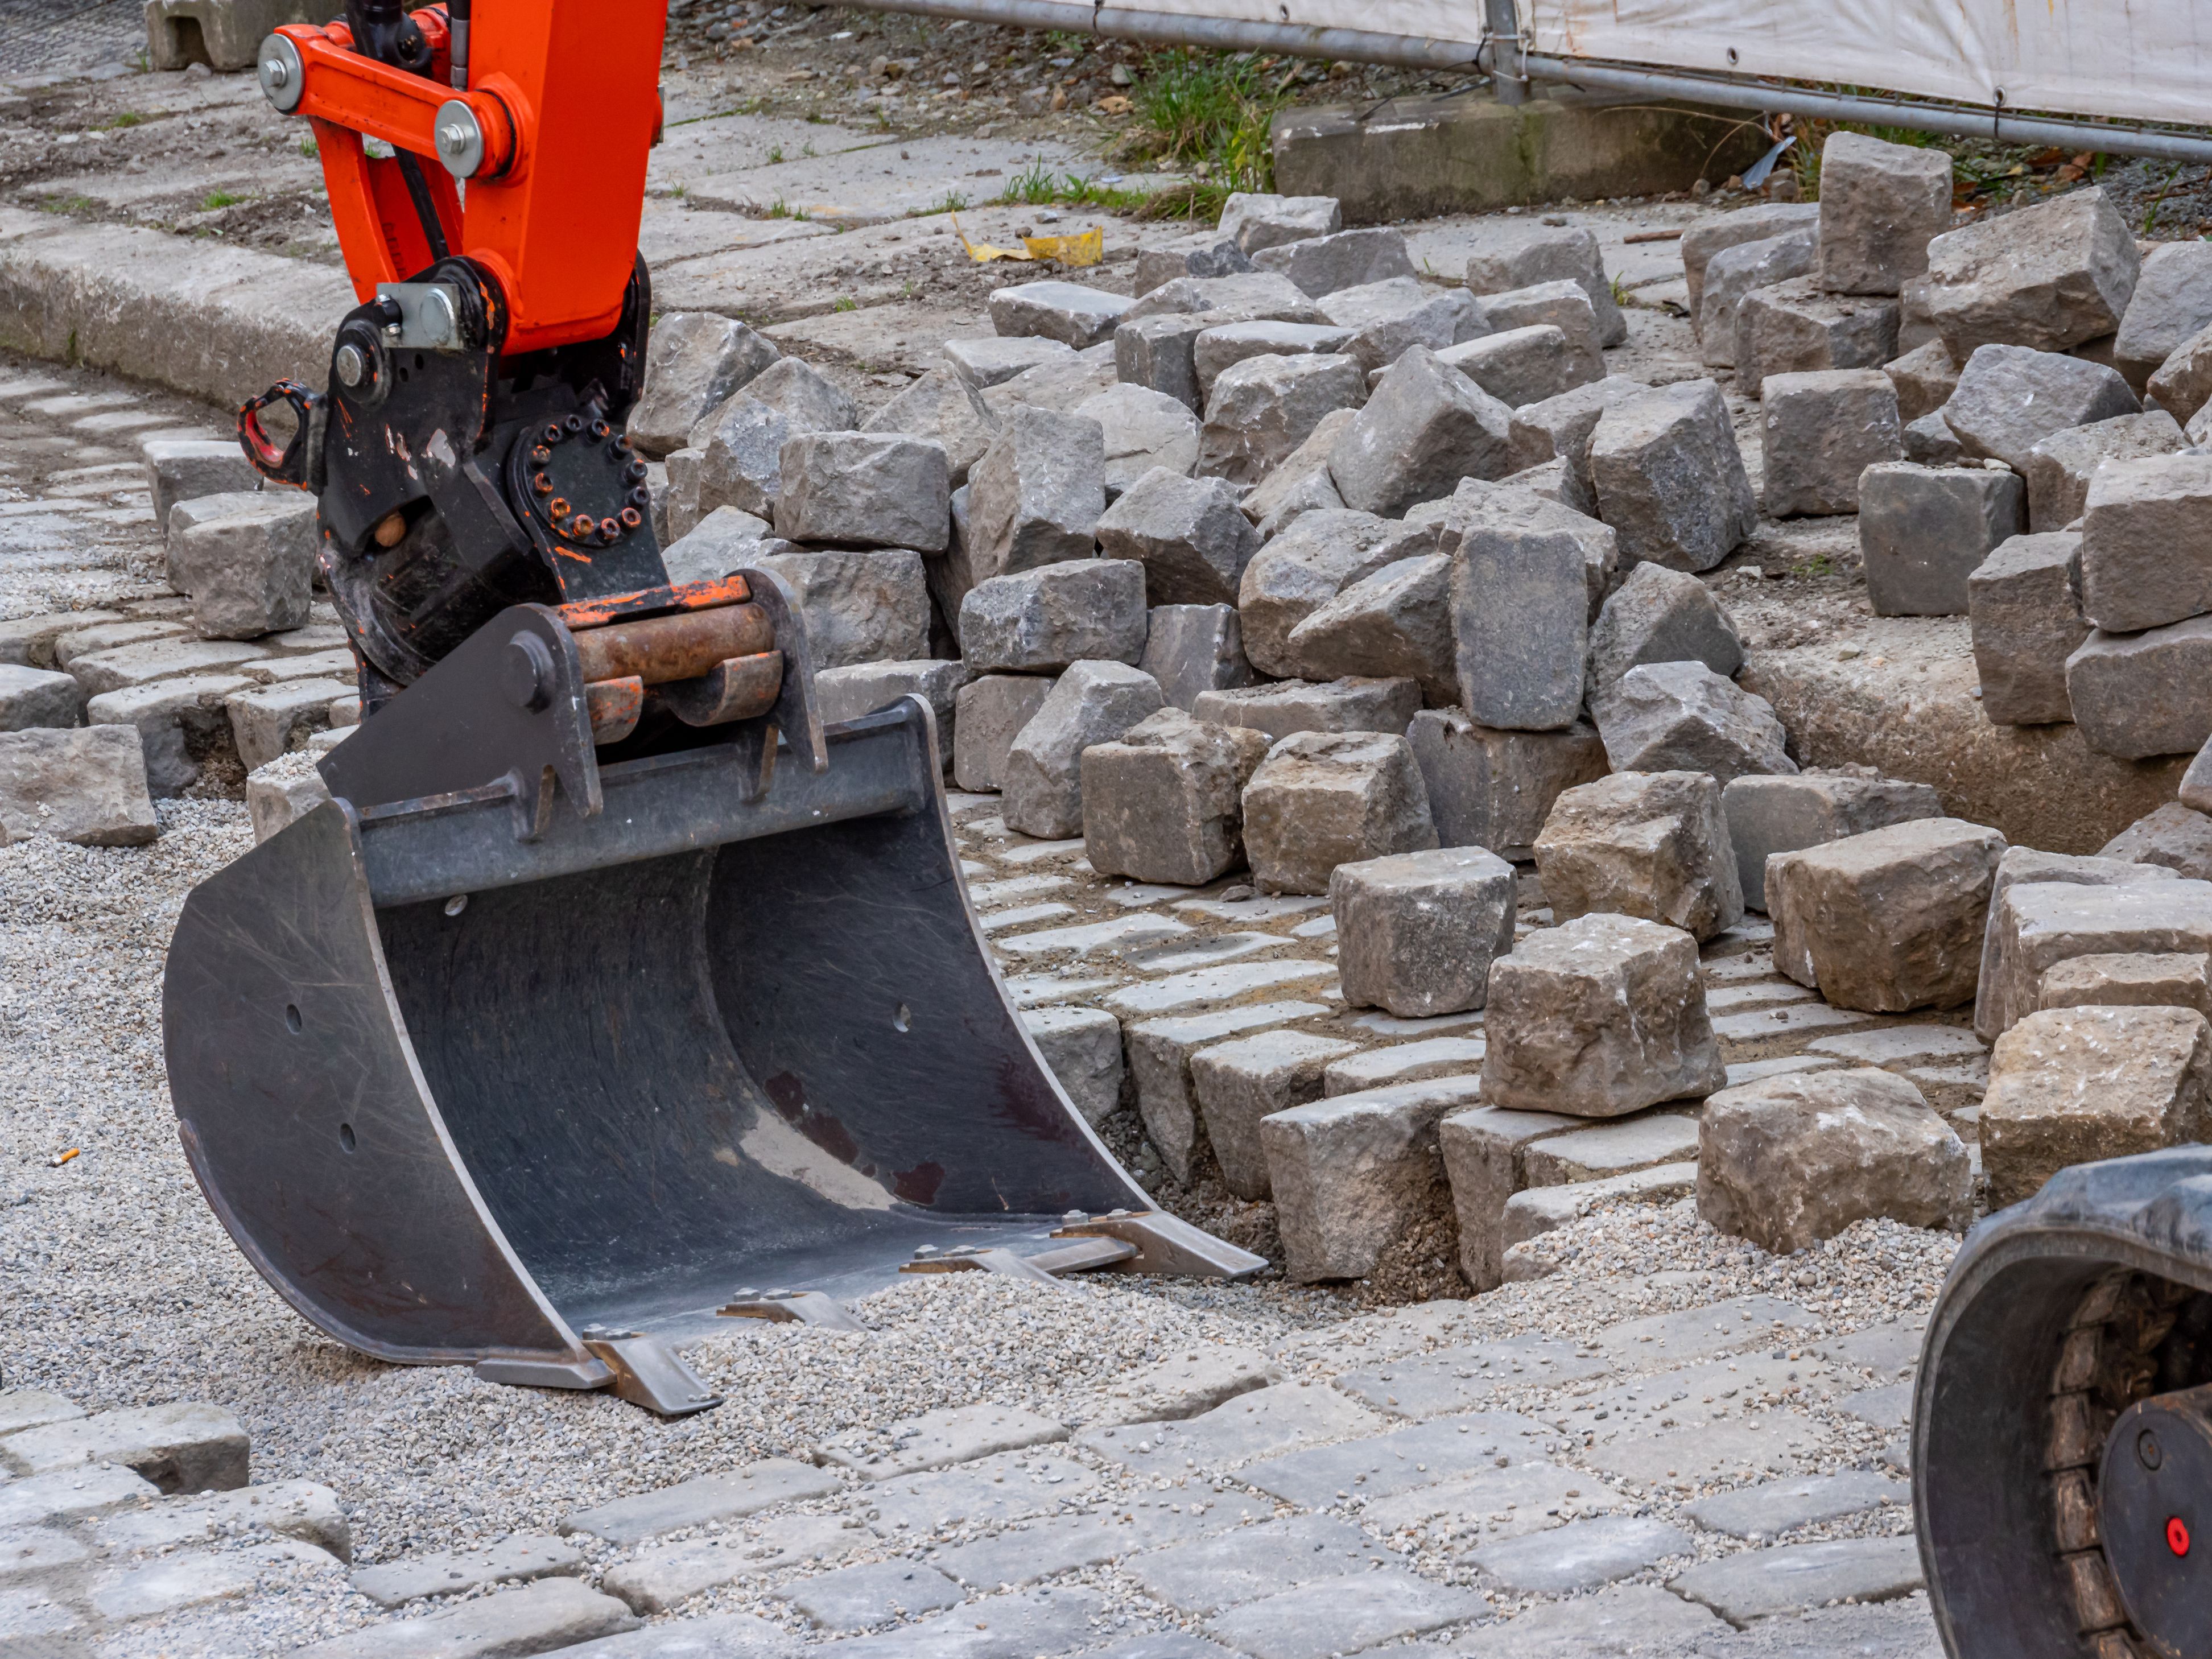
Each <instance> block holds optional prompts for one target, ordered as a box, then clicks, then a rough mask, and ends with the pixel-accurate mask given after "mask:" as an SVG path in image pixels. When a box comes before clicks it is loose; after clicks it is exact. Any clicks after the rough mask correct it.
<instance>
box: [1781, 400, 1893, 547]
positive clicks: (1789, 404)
mask: <svg viewBox="0 0 2212 1659" xmlns="http://www.w3.org/2000/svg"><path fill="white" fill-rule="evenodd" d="M1759 409H1760V421H1761V428H1762V435H1763V441H1762V443H1761V448H1760V453H1762V455H1763V456H1764V457H1765V507H1766V511H1767V513H1768V514H1769V516H1771V517H1773V518H1778V519H1780V518H1789V517H1794V516H1797V515H1801V514H1808V513H1856V512H1857V511H1858V506H1859V475H1860V474H1861V473H1863V472H1864V471H1866V469H1867V468H1868V467H1869V466H1872V465H1875V463H1877V462H1880V461H1900V460H1903V459H1905V423H1904V421H1903V420H1902V419H1901V418H1900V416H1899V410H1898V406H1897V388H1896V387H1895V386H1893V385H1892V384H1891V382H1890V379H1889V377H1888V376H1887V375H1886V374H1883V373H1882V372H1881V370H1880V369H1875V368H1842V369H1830V370H1825V371H1815V372H1812V373H1806V374H1769V375H1767V376H1766V377H1765V380H1762V381H1761V382H1760V385H1759Z"/></svg>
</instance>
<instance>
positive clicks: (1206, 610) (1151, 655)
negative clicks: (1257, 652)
mask: <svg viewBox="0 0 2212 1659" xmlns="http://www.w3.org/2000/svg"><path fill="white" fill-rule="evenodd" d="M1137 666H1138V667H1139V668H1141V669H1143V670H1144V671H1145V672H1146V673H1147V674H1150V675H1151V676H1152V678H1153V679H1155V680H1157V681H1158V683H1159V687H1160V695H1161V696H1163V697H1164V698H1165V699H1166V700H1167V703H1168V706H1169V707H1170V708H1180V709H1182V710H1183V712H1184V713H1186V714H1188V713H1189V712H1190V710H1191V708H1192V706H1193V704H1194V703H1195V702H1196V701H1197V699H1198V696H1199V694H1200V693H1201V692H1205V691H1221V690H1228V689H1230V688H1231V687H1234V686H1242V685H1249V684H1252V679H1253V674H1252V665H1251V664H1250V663H1249V662H1248V661H1247V660H1246V659H1245V656H1244V635H1243V629H1242V627H1241V626H1240V625H1239V623H1238V621H1237V608H1236V607H1235V606H1234V605H1153V606H1152V609H1151V610H1150V611H1148V612H1147V613H1146V631H1145V654H1144V655H1143V656H1142V657H1141V658H1139V659H1138V662H1137Z"/></svg>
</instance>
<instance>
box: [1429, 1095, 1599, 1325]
mask: <svg viewBox="0 0 2212 1659" xmlns="http://www.w3.org/2000/svg"><path fill="white" fill-rule="evenodd" d="M1582 1123H1583V1120H1582V1119H1580V1118H1577V1117H1567V1116H1563V1115H1559V1114H1556V1113H1553V1112H1545V1111H1527V1110H1518V1109H1508V1108H1504V1107H1500V1106H1479V1107H1476V1108H1475V1109H1473V1110H1472V1111H1465V1112H1455V1113H1454V1114H1452V1115H1450V1116H1449V1117H1447V1118H1445V1119H1444V1120H1443V1122H1442V1123H1440V1124H1438V1125H1437V1145H1438V1146H1439V1148H1440V1149H1441V1151H1442V1152H1443V1160H1444V1172H1445V1175H1446V1176H1448V1178H1449V1180H1450V1182H1451V1190H1452V1208H1453V1211H1454V1212H1455V1215H1456V1217H1457V1218H1458V1222H1459V1251H1460V1271H1461V1272H1462V1273H1464V1274H1465V1275H1466V1276H1467V1279H1468V1283H1469V1284H1470V1285H1473V1286H1474V1288H1475V1289H1476V1290H1478V1291H1487V1290H1495V1289H1496V1288H1497V1287H1498V1285H1499V1283H1500V1282H1502V1281H1501V1277H1500V1275H1501V1273H1502V1272H1503V1268H1502V1263H1501V1258H1502V1255H1503V1253H1504V1248H1505V1246H1504V1240H1503V1229H1504V1215H1505V1206H1506V1205H1507V1203H1508V1202H1509V1201H1510V1200H1511V1198H1512V1196H1513V1194H1516V1193H1517V1192H1519V1191H1520V1190H1521V1189H1522V1188H1524V1187H1526V1186H1527V1185H1528V1166H1527V1163H1526V1149H1527V1147H1528V1145H1529V1144H1530V1143H1531V1142H1534V1141H1536V1140H1541V1139H1544V1138H1546V1137H1547V1136H1549V1135H1554V1134H1558V1133H1561V1132H1562V1131H1564V1130H1568V1129H1574V1128H1578V1127H1581V1126H1582Z"/></svg>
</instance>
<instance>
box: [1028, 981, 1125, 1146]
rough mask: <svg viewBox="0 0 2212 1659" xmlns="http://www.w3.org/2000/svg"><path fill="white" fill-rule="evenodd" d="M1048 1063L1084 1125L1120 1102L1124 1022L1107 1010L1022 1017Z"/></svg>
mask: <svg viewBox="0 0 2212 1659" xmlns="http://www.w3.org/2000/svg"><path fill="white" fill-rule="evenodd" d="M1022 1023H1023V1024H1024V1026H1025V1027H1027V1029H1028V1030H1029V1034H1030V1041H1032V1042H1035V1043H1036V1045H1037V1052H1038V1053H1040V1054H1042V1055H1043V1056H1044V1061H1045V1065H1046V1066H1048V1068H1049V1069H1050V1070H1051V1072H1052V1074H1053V1075H1054V1077H1055V1078H1057V1079H1060V1087H1061V1088H1063V1089H1065V1090H1066V1091H1067V1095H1068V1098H1069V1099H1071V1100H1073V1102H1074V1103H1075V1108H1076V1109H1077V1110H1078V1111H1079V1112H1081V1113H1082V1114H1083V1120H1084V1121H1085V1122H1086V1123H1090V1124H1094V1125H1095V1124H1098V1123H1102V1122H1103V1121H1105V1120H1106V1119H1107V1118H1109V1117H1110V1116H1112V1115H1113V1114H1114V1110H1115V1108H1116V1107H1118V1106H1119V1105H1120V1104H1121V1078H1122V1074H1123V1067H1122V1064H1121V1021H1119V1020H1117V1019H1115V1018H1114V1016H1113V1015H1111V1014H1109V1013H1108V1012H1106V1011H1105V1010H1104V1009H1103V1008H1038V1009H1034V1010H1032V1011H1031V1012H1029V1013H1027V1014H1024V1016H1023V1017H1022Z"/></svg>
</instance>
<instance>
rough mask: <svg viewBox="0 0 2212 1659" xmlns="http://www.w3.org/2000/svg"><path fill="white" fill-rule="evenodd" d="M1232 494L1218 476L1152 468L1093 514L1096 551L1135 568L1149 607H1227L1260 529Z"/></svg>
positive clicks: (1231, 486)
mask: <svg viewBox="0 0 2212 1659" xmlns="http://www.w3.org/2000/svg"><path fill="white" fill-rule="evenodd" d="M1098 545H1099V548H1100V550H1101V551H1103V553H1104V554H1105V555H1106V556H1107V557H1108V558H1109V559H1131V560H1134V561H1135V562H1137V563H1138V564H1139V565H1141V566H1142V567H1143V568H1144V573H1145V580H1144V588H1145V592H1146V596H1147V597H1148V598H1150V599H1152V600H1153V601H1154V602H1155V603H1157V604H1162V605H1223V604H1234V603H1235V601H1236V599H1237V587H1238V584H1239V583H1241V582H1242V581H1243V576H1244V569H1245V567H1246V566H1247V565H1249V563H1250V562H1252V556H1253V555H1254V554H1255V553H1257V552H1258V551H1259V550H1260V532H1258V531H1256V530H1255V529H1254V528H1253V527H1252V523H1251V520H1249V519H1247V518H1246V517H1245V516H1244V514H1243V513H1242V512H1241V511H1239V510H1238V507H1237V487H1236V486H1235V485H1234V484H1231V483H1228V482H1227V481H1226V480H1225V479H1221V478H1190V477H1182V476H1180V475H1179V474H1177V473H1176V472H1174V471H1170V470H1169V469H1167V468H1165V467H1154V468H1153V469H1152V471H1149V472H1147V473H1146V474H1145V475H1144V476H1143V477H1140V478H1139V479H1137V480H1136V481H1135V482H1134V483H1133V484H1132V485H1131V486H1130V488H1129V489H1127V491H1125V492H1124V493H1123V494H1122V495H1121V499H1120V500H1118V501H1115V503H1114V504H1113V505H1112V506H1111V507H1108V508H1107V509H1106V511H1105V513H1104V515H1103V517H1101V518H1100V519H1099V520H1098Z"/></svg>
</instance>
